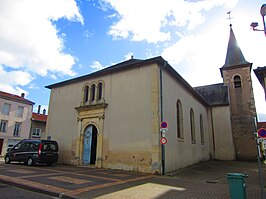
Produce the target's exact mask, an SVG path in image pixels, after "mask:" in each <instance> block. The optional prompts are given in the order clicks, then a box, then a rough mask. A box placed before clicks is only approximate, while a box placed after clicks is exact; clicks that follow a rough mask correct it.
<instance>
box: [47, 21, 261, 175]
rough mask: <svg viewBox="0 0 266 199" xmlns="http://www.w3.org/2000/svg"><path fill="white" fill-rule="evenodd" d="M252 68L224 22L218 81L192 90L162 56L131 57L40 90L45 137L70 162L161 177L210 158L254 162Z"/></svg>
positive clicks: (254, 116) (60, 160)
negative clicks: (45, 98)
mask: <svg viewBox="0 0 266 199" xmlns="http://www.w3.org/2000/svg"><path fill="white" fill-rule="evenodd" d="M251 69H252V63H249V62H248V61H246V60H245V58H244V56H243V54H242V51H241V49H240V48H239V46H238V45H237V40H236V37H235V35H234V32H233V29H232V26H231V25H230V35H229V42H228V48H227V54H226V59H225V63H224V65H223V66H221V67H220V72H221V76H222V78H223V83H217V84H214V85H206V86H201V87H196V88H193V87H191V86H190V85H189V83H188V82H187V81H186V80H185V79H184V78H183V77H182V76H181V75H180V74H179V73H178V72H177V71H176V70H175V69H174V68H173V67H172V66H171V65H170V64H169V63H168V62H167V61H166V60H164V59H163V58H162V57H160V56H159V57H153V58H149V59H145V60H142V59H134V58H133V57H132V58H131V59H129V60H127V61H124V62H121V63H118V64H115V65H112V66H110V67H107V68H105V69H102V70H99V71H97V72H93V73H90V74H88V75H85V76H81V77H77V78H74V79H70V80H66V81H63V82H59V83H55V84H52V85H49V86H46V88H48V89H50V90H51V93H50V103H49V116H48V120H47V134H48V137H49V138H50V139H53V140H57V141H58V143H59V149H60V157H59V162H60V163H64V164H71V165H93V166H95V167H96V168H110V169H120V170H126V171H136V172H144V173H159V174H164V173H167V172H170V171H174V170H176V169H179V168H183V167H186V166H189V165H192V164H195V163H197V162H200V161H207V160H209V159H217V160H255V159H256V145H255V140H254V123H255V122H256V108H255V101H254V96H253V89H252V80H251ZM217 70H219V68H217ZM163 121H166V122H167V129H166V132H164V133H162V131H161V130H162V129H161V123H162V122H163ZM162 137H165V138H164V142H162Z"/></svg>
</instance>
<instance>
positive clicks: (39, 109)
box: [37, 105, 41, 114]
mask: <svg viewBox="0 0 266 199" xmlns="http://www.w3.org/2000/svg"><path fill="white" fill-rule="evenodd" d="M40 112H41V105H39V106H38V112H37V113H38V114H40Z"/></svg>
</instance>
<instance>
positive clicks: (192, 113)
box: [190, 109, 196, 144]
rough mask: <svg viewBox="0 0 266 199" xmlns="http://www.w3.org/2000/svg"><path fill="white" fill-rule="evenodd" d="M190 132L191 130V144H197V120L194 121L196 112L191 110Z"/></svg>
mask: <svg viewBox="0 0 266 199" xmlns="http://www.w3.org/2000/svg"><path fill="white" fill-rule="evenodd" d="M190 130H191V142H192V144H195V143H196V135H195V120H194V111H193V109H190Z"/></svg>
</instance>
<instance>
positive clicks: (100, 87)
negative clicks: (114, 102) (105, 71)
mask: <svg viewBox="0 0 266 199" xmlns="http://www.w3.org/2000/svg"><path fill="white" fill-rule="evenodd" d="M97 91H98V94H97V97H98V100H101V99H102V97H103V84H102V83H101V82H100V83H99V84H98V85H97Z"/></svg>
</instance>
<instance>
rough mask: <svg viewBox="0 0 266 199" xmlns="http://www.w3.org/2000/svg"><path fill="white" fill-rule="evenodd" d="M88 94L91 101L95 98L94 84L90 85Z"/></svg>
mask: <svg viewBox="0 0 266 199" xmlns="http://www.w3.org/2000/svg"><path fill="white" fill-rule="evenodd" d="M90 95H91V101H94V100H95V84H92V85H91V89H90Z"/></svg>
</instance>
